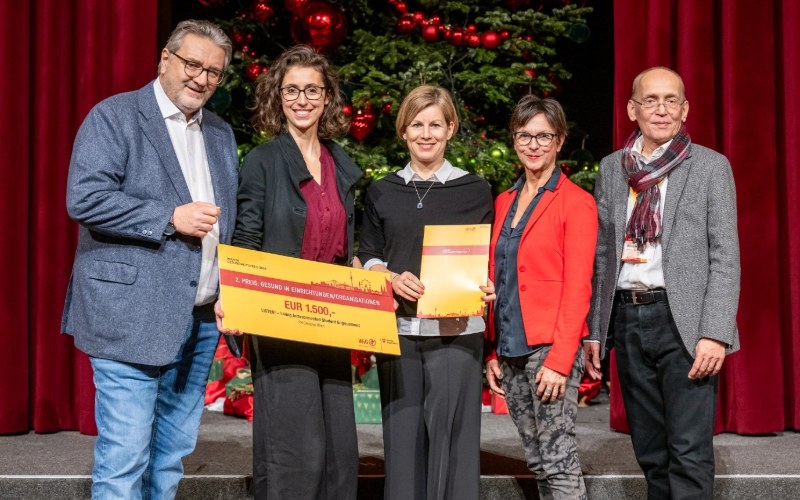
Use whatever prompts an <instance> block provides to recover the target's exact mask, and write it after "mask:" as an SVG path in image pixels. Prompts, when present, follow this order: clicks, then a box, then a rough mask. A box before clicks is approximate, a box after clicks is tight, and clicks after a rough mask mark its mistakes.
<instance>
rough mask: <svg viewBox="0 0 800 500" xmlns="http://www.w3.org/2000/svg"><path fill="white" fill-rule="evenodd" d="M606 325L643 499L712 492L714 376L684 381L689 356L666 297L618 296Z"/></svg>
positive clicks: (703, 496)
mask: <svg viewBox="0 0 800 500" xmlns="http://www.w3.org/2000/svg"><path fill="white" fill-rule="evenodd" d="M611 326H612V329H613V334H614V346H615V347H616V350H617V371H618V375H619V381H620V385H621V387H622V399H623V402H624V404H625V412H626V413H627V416H628V421H629V423H630V427H631V441H632V442H633V450H634V453H635V454H636V460H637V461H638V462H639V466H640V467H641V468H642V470H643V471H644V474H645V478H646V479H647V497H648V499H651V500H655V499H670V498H671V499H681V500H689V499H711V498H712V496H713V487H714V448H713V440H712V438H713V434H714V411H715V407H716V401H717V377H706V378H704V379H701V380H689V378H688V374H689V370H690V369H691V367H692V363H693V358H692V357H691V356H690V355H689V353H688V352H687V351H686V348H685V347H684V345H683V343H682V342H681V339H680V336H679V334H678V329H677V327H676V326H675V322H674V321H673V319H672V314H671V313H670V309H669V303H668V302H667V301H661V302H655V303H652V304H646V305H634V304H620V303H617V304H616V306H615V312H614V314H613V316H612V324H611Z"/></svg>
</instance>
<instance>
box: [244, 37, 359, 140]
mask: <svg viewBox="0 0 800 500" xmlns="http://www.w3.org/2000/svg"><path fill="white" fill-rule="evenodd" d="M294 66H301V67H304V68H312V69H315V70H317V71H319V73H320V74H321V75H322V81H323V86H324V87H325V92H326V93H327V95H328V104H327V105H326V106H325V109H324V110H323V111H322V116H321V117H320V119H319V128H318V129H317V135H318V136H319V137H320V138H321V139H332V138H334V137H337V136H341V135H344V134H345V133H347V131H348V129H349V128H350V120H349V119H348V118H347V117H346V116H345V115H344V113H342V106H343V105H344V99H343V98H342V96H341V93H340V92H339V79H338V78H337V77H336V72H335V71H334V70H333V68H332V67H331V65H330V63H329V62H328V59H326V58H325V56H323V55H321V54H319V53H317V52H315V51H314V49H312V48H311V47H309V46H307V45H296V46H294V47H292V48H289V49H287V50H285V51H284V52H283V54H281V55H280V56H278V58H277V59H275V61H273V63H272V65H271V66H270V68H269V71H267V72H266V73H264V74H262V75H261V76H259V77H258V81H257V83H256V95H255V105H254V106H253V110H254V111H255V114H254V115H253V126H255V128H256V129H257V130H259V131H261V132H265V133H267V134H268V135H277V134H279V133H280V132H284V131H285V130H286V117H285V116H284V115H283V110H282V109H281V99H283V97H281V83H283V78H284V77H285V76H286V73H287V72H288V71H289V69H290V68H292V67H294Z"/></svg>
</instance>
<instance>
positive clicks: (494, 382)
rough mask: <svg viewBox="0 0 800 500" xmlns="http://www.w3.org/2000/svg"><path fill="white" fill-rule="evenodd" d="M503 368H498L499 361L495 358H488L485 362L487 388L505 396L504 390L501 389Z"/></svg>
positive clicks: (502, 396)
mask: <svg viewBox="0 0 800 500" xmlns="http://www.w3.org/2000/svg"><path fill="white" fill-rule="evenodd" d="M502 380H503V370H501V369H500V363H499V362H498V361H497V360H496V359H490V360H489V361H487V362H486V381H487V382H489V389H490V390H491V391H492V392H493V393H495V394H497V395H498V396H500V397H501V398H505V397H506V391H504V390H503V384H502V382H501V381H502Z"/></svg>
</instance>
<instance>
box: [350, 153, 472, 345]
mask: <svg viewBox="0 0 800 500" xmlns="http://www.w3.org/2000/svg"><path fill="white" fill-rule="evenodd" d="M468 173H469V172H467V171H466V170H463V169H461V168H458V167H455V166H453V165H452V164H451V163H450V162H449V161H447V160H444V163H443V164H442V166H441V167H439V168H438V169H437V170H436V172H434V173H433V174H431V175H430V177H428V178H427V179H423V178H422V176H420V175H419V174H418V173H416V172H415V171H414V170H413V169H412V168H411V163H410V162H409V163H408V164H407V165H406V166H405V168H403V169H402V170H399V171H398V172H397V175H398V176H400V177H401V178H402V179H403V181H404V182H405V183H406V184H408V183H410V182H412V181H420V182H422V181H429V182H439V183H441V184H444V183H446V182H448V181H453V180H456V179H458V178H459V177H464V176H465V175H467V174H468ZM425 194H426V192H425V191H419V192H418V193H417V196H418V197H419V198H421V200H420V201H421V202H423V203H424V199H425ZM409 213H411V214H413V212H409ZM376 264H383V265H384V266H385V267H387V268H388V267H389V264H388V263H386V262H381V261H380V260H379V259H370V260H368V261H367V262H365V263H364V269H369V268H371V267H372V266H374V265H376ZM393 271H395V272H402V269H401V270H393ZM485 329H486V323H485V322H484V321H483V316H469V317H467V318H436V319H428V318H397V333H398V334H400V335H411V336H439V335H462V334H468V333H479V332H483V331H484V330H485Z"/></svg>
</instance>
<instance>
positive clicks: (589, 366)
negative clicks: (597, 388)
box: [583, 342, 603, 380]
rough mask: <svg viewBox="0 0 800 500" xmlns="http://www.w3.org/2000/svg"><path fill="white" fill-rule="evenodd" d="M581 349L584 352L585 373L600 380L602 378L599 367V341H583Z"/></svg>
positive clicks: (593, 378)
mask: <svg viewBox="0 0 800 500" xmlns="http://www.w3.org/2000/svg"><path fill="white" fill-rule="evenodd" d="M583 350H584V352H585V353H586V359H585V364H586V374H587V375H589V378H591V379H592V380H600V379H601V378H603V372H602V371H601V369H600V342H584V343H583Z"/></svg>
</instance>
